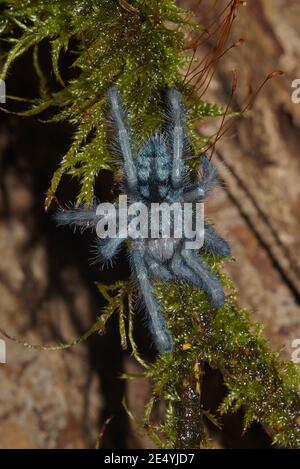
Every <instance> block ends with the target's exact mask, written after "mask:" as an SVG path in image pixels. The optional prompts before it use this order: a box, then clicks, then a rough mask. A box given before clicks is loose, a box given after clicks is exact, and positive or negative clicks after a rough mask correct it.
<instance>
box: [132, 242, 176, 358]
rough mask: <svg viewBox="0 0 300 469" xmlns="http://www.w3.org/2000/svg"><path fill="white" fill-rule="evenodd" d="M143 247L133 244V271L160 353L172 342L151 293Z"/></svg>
mask: <svg viewBox="0 0 300 469" xmlns="http://www.w3.org/2000/svg"><path fill="white" fill-rule="evenodd" d="M143 255H144V249H143V247H142V246H141V245H138V246H135V247H134V248H133V252H132V262H133V268H134V272H135V275H136V278H137V281H138V284H139V287H140V290H141V294H142V298H143V301H144V303H145V306H146V310H147V312H148V314H149V325H150V330H151V332H152V335H153V341H154V343H155V345H156V347H157V349H158V351H159V352H161V353H169V352H172V349H173V344H172V338H171V336H170V333H169V332H168V329H167V326H166V323H165V320H164V317H163V315H162V314H161V312H160V310H159V305H158V302H157V300H156V299H155V297H154V295H153V290H152V285H151V282H150V280H149V275H148V271H147V267H146V264H145V262H144V259H143Z"/></svg>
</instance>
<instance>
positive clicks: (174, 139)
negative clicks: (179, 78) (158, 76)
mask: <svg viewBox="0 0 300 469" xmlns="http://www.w3.org/2000/svg"><path fill="white" fill-rule="evenodd" d="M167 106H168V135H169V138H170V144H171V150H172V155H173V162H172V173H171V181H172V185H173V187H174V188H175V189H177V188H178V187H180V186H181V184H182V180H183V177H184V173H185V166H184V162H183V159H182V155H183V149H184V142H185V135H184V127H183V126H184V112H183V106H182V103H181V96H180V93H179V92H178V91H177V90H176V89H175V88H170V89H169V90H168V92H167Z"/></svg>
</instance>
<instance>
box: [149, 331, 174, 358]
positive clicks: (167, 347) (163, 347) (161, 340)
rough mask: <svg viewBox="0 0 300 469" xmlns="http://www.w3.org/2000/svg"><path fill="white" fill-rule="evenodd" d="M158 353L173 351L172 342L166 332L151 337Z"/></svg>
mask: <svg viewBox="0 0 300 469" xmlns="http://www.w3.org/2000/svg"><path fill="white" fill-rule="evenodd" d="M153 339H154V343H155V345H156V348H157V350H158V351H159V353H163V354H167V353H170V352H172V351H173V341H172V337H171V335H170V333H169V332H168V331H159V332H156V334H155V335H154V337H153Z"/></svg>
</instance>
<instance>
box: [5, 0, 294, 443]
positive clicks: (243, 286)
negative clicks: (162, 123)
mask: <svg viewBox="0 0 300 469" xmlns="http://www.w3.org/2000/svg"><path fill="white" fill-rule="evenodd" d="M178 3H179V4H180V5H181V6H182V7H185V8H194V10H195V12H196V13H197V15H199V16H198V17H197V18H198V19H199V22H200V23H203V24H210V23H211V21H213V19H214V15H216V12H217V11H218V8H222V5H223V7H224V6H225V5H226V2H225V1H224V2H223V1H222V0H219V1H218V2H209V1H207V2H206V1H196V0H194V1H192V0H191V1H188V0H182V1H180V2H178ZM207 4H210V7H211V8H210V9H208V8H207ZM214 5H215V6H216V8H214ZM212 7H213V8H212ZM299 18H300V4H299V2H298V1H297V0H289V1H288V2H287V1H285V0H272V2H271V1H269V0H250V1H248V2H247V4H246V3H245V5H244V6H243V7H241V8H240V9H239V14H238V17H237V18H236V19H235V21H234V24H233V28H232V32H231V38H230V41H229V44H230V42H232V43H234V42H236V41H238V40H239V39H240V38H243V39H245V43H244V44H243V46H242V47H238V48H233V49H232V50H230V51H229V52H228V53H227V54H226V56H225V57H224V59H223V60H220V61H219V62H218V63H217V65H216V69H215V73H214V76H213V79H212V81H211V83H210V86H209V89H208V90H207V91H206V93H205V96H204V98H205V99H206V100H208V101H212V102H216V103H220V104H223V105H225V106H226V104H227V103H228V102H229V100H230V95H231V86H232V78H231V70H232V69H233V68H235V69H236V70H237V75H238V85H237V90H236V92H235V94H234V97H233V100H232V103H231V108H232V109H234V110H236V111H238V110H241V109H242V108H243V105H244V103H245V99H247V96H248V95H249V92H251V90H255V89H257V88H258V86H259V85H260V83H262V82H263V80H264V79H265V78H266V76H267V75H268V74H269V73H270V72H272V71H274V70H278V69H280V70H283V71H284V72H285V76H284V77H280V78H275V79H273V80H270V81H268V82H267V84H266V85H265V86H264V88H263V89H262V90H261V92H260V93H259V95H258V97H257V99H256V100H255V104H254V105H253V107H252V109H251V110H249V111H248V112H247V113H246V114H245V115H244V116H243V117H242V118H240V119H237V120H235V122H234V125H233V127H232V128H231V130H230V131H229V132H228V133H227V134H226V135H225V136H224V137H223V138H222V139H221V140H220V142H219V143H218V145H217V147H216V152H215V154H214V161H215V163H217V164H218V166H219V169H220V173H221V176H222V179H223V180H224V188H223V189H219V190H218V191H217V192H216V193H215V195H214V196H212V197H211V199H210V201H209V203H208V205H207V206H206V214H207V215H208V216H209V218H211V219H212V220H213V221H214V222H215V223H216V225H217V227H218V230H219V231H220V233H221V234H222V235H224V236H225V237H226V239H228V240H229V241H230V243H231V246H232V251H233V256H234V258H235V261H231V262H227V263H226V266H225V270H226V271H227V272H228V273H229V274H230V275H231V277H232V279H233V281H234V282H235V284H236V287H237V289H238V294H239V301H240V303H241V304H242V305H243V306H245V307H247V308H249V309H250V310H251V311H252V312H253V318H254V320H255V321H258V322H260V323H262V324H264V326H265V329H264V330H265V335H266V336H267V337H268V339H269V340H270V343H271V347H272V348H273V349H274V350H277V351H279V352H280V354H281V356H282V357H283V358H285V359H289V360H290V359H291V353H292V350H293V349H292V342H293V340H294V339H297V338H300V306H299V304H300V279H299V248H300V236H299V222H300V184H299V180H300V157H299V150H300V143H299V142H300V104H296V103H293V102H292V98H291V96H292V92H293V89H292V82H293V81H294V80H295V79H297V78H300V22H299ZM213 41H214V39H213V37H210V36H209V34H208V37H207V40H206V41H205V44H204V45H203V48H200V49H199V50H198V51H197V54H199V57H201V54H204V53H205V52H207V51H208V50H209V49H210V48H213V47H214V42H213ZM31 60H32V59H31V56H30V54H29V55H26V56H24V58H22V59H21V60H19V62H18V63H17V65H15V66H14V67H13V69H12V72H11V73H10V77H9V79H8V80H7V92H8V94H12V95H18V96H24V97H32V96H35V95H36V87H37V80H36V78H35V76H34V72H33V70H32V63H31ZM43 61H44V67H45V68H46V69H47V67H48V70H50V67H51V65H50V64H49V63H48V51H47V50H46V48H45V54H44V57H43ZM68 65H69V64H68V63H65V64H62V66H63V67H64V68H65V72H66V73H68ZM49 73H50V72H49ZM53 81H54V78H53ZM219 124H220V123H218V122H216V121H212V122H205V124H203V126H200V128H199V130H200V131H201V132H202V133H205V134H206V133H208V134H210V133H212V132H215V131H217V130H218V125H219ZM71 137H72V129H71V127H69V126H68V125H62V124H59V125H58V124H56V125H55V124H45V123H43V122H41V120H40V119H39V118H36V117H32V118H26V119H25V118H24V119H22V118H20V117H17V116H13V115H7V114H5V113H3V112H1V113H0V165H1V168H0V327H1V328H3V329H5V330H6V331H8V332H9V333H10V334H11V335H12V336H15V337H18V338H20V339H21V340H24V341H27V342H31V343H40V344H45V343H53V342H60V341H64V342H65V341H67V342H68V341H71V340H72V339H74V338H75V337H77V336H79V335H80V334H82V333H83V332H84V331H85V330H87V329H88V328H89V326H90V325H91V324H92V323H93V321H94V320H95V318H96V317H97V315H98V314H99V311H100V308H101V306H102V304H101V297H100V295H99V293H98V291H97V289H96V286H95V282H96V281H103V282H106V283H109V282H111V281H113V280H114V279H120V278H126V277H127V276H128V275H129V268H128V265H127V262H126V257H125V255H123V256H122V257H121V258H120V260H119V262H118V263H117V264H116V266H115V268H114V270H108V271H105V272H99V271H98V269H97V268H96V267H95V266H91V265H90V263H89V257H90V242H91V239H90V238H89V236H88V234H85V235H84V236H80V235H79V234H74V235H73V234H72V233H71V232H69V231H68V230H64V229H58V228H56V226H55V224H54V222H53V220H52V213H53V212H50V213H45V211H44V209H43V203H44V196H45V191H46V190H47V188H48V187H49V183H50V179H51V176H52V174H53V172H54V170H55V169H56V168H57V166H58V164H59V161H60V160H61V158H62V156H63V155H64V153H65V152H66V150H67V148H68V146H69V143H70V139H71ZM109 178H110V175H109V174H104V175H103V174H102V175H101V176H100V177H99V180H98V181H97V188H96V190H97V193H98V194H99V198H100V199H102V200H105V199H107V198H109V197H110V188H111V179H109ZM76 192H77V186H76V181H73V180H71V179H68V178H65V181H64V184H63V188H62V189H61V190H60V193H59V194H58V198H59V200H62V202H63V203H67V202H69V201H72V200H74V198H75V195H76ZM136 329H137V332H136V333H137V337H138V342H139V344H140V346H141V348H142V349H143V350H144V351H145V352H146V351H147V335H146V333H145V331H144V330H143V326H142V324H140V323H139V322H137V325H136ZM6 345H7V363H6V364H5V365H4V364H0V381H1V393H0V448H93V447H96V446H97V441H99V436H100V439H101V446H102V447H103V448H126V447H129V448H141V447H145V448H151V447H153V443H152V442H151V441H150V440H149V439H148V437H147V435H145V434H144V433H143V432H142V431H141V430H139V429H138V428H137V425H136V424H135V423H134V422H132V421H131V419H130V418H128V416H127V414H126V412H125V411H124V408H123V404H122V400H123V399H124V397H125V398H126V402H127V405H128V407H129V408H130V410H131V412H132V413H133V414H134V415H135V416H136V418H137V420H138V419H139V417H141V415H142V413H143V407H144V404H145V401H146V400H147V398H148V396H149V390H150V384H149V383H148V382H147V381H146V380H139V381H130V382H124V381H123V380H121V379H120V375H121V374H122V373H123V372H124V371H127V372H134V373H136V372H139V371H140V367H139V365H138V364H137V363H136V362H135V361H134V360H133V359H132V358H131V357H130V355H129V354H127V353H125V352H123V351H122V350H121V347H120V343H119V334H118V328H117V324H116V323H115V321H114V319H112V320H111V321H110V322H109V325H108V329H107V334H106V335H105V336H103V337H99V336H94V337H92V338H91V339H89V341H88V342H86V343H84V344H82V345H80V346H77V347H75V348H72V349H71V350H68V351H59V352H43V351H38V350H29V349H26V348H24V347H23V346H22V345H19V344H17V343H15V342H13V341H9V340H6ZM148 353H149V352H148ZM150 353H152V352H151V351H150ZM224 392H225V390H224V388H223V385H222V380H221V377H220V375H219V374H218V373H217V372H213V371H212V370H209V369H207V384H206V389H205V390H204V401H205V406H206V408H211V409H212V410H213V409H215V408H216V407H217V406H218V404H219V403H220V401H221V399H222V396H223V395H224ZM157 412H158V413H159V412H160V410H159V409H158V410H157ZM109 417H112V420H111V421H110V423H109V424H108V425H107V426H104V422H105V421H106V419H107V418H109ZM241 417H242V416H241V414H238V415H235V416H231V417H226V419H225V421H224V431H223V432H222V433H221V432H219V431H217V430H213V429H212V428H210V430H211V435H212V438H213V446H214V447H225V448H237V447H250V448H259V447H266V448H268V447H270V441H269V439H268V437H267V435H266V434H265V432H264V430H263V429H262V428H261V427H260V426H258V425H257V426H255V425H254V426H252V427H251V429H250V430H249V432H248V433H247V434H246V435H245V436H244V437H242V438H241V428H242V424H241ZM102 433H103V435H102Z"/></svg>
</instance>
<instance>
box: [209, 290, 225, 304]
mask: <svg viewBox="0 0 300 469" xmlns="http://www.w3.org/2000/svg"><path fill="white" fill-rule="evenodd" d="M209 300H210V303H211V305H212V306H213V307H214V308H221V307H222V306H223V305H224V303H225V295H224V292H223V289H222V287H221V286H220V288H218V289H216V290H213V291H211V292H210V295H209Z"/></svg>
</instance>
